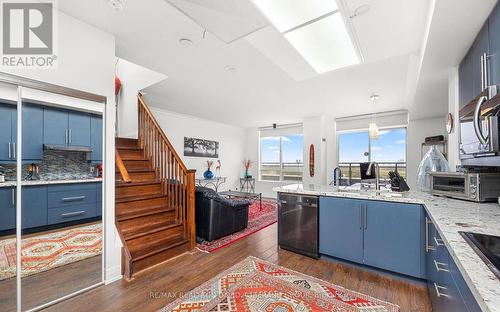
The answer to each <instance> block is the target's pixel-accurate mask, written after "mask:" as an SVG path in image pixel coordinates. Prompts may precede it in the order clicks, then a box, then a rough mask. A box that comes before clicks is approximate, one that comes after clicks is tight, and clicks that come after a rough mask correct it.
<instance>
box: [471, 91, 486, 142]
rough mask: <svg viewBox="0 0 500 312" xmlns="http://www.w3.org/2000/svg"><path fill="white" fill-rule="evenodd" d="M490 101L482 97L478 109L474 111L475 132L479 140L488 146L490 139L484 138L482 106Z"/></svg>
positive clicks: (477, 105) (478, 102)
mask: <svg viewBox="0 0 500 312" xmlns="http://www.w3.org/2000/svg"><path fill="white" fill-rule="evenodd" d="M487 100H488V97H486V96H481V97H480V98H479V100H478V101H477V104H476V108H475V109H474V120H473V121H474V123H473V124H474V132H475V133H476V136H477V138H478V139H479V142H481V144H483V145H486V144H488V139H489V138H488V137H484V135H483V130H482V127H481V126H482V125H481V106H482V105H483V104H484V102H486V101H487Z"/></svg>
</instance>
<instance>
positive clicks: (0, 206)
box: [0, 187, 16, 231]
mask: <svg viewBox="0 0 500 312" xmlns="http://www.w3.org/2000/svg"><path fill="white" fill-rule="evenodd" d="M14 228H16V205H15V191H14V188H12V187H1V188H0V231H4V230H11V229H14Z"/></svg>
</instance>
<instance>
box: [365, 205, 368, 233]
mask: <svg viewBox="0 0 500 312" xmlns="http://www.w3.org/2000/svg"><path fill="white" fill-rule="evenodd" d="M364 208H365V209H364V210H365V222H364V223H365V230H368V205H364Z"/></svg>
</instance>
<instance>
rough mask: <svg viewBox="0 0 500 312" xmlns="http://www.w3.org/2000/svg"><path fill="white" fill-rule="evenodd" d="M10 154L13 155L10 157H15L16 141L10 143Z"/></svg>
mask: <svg viewBox="0 0 500 312" xmlns="http://www.w3.org/2000/svg"><path fill="white" fill-rule="evenodd" d="M12 155H13V156H14V157H12V158H14V159H16V142H13V143H12Z"/></svg>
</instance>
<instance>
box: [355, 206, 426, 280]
mask: <svg viewBox="0 0 500 312" xmlns="http://www.w3.org/2000/svg"><path fill="white" fill-rule="evenodd" d="M365 207H366V211H365V213H366V216H365V222H364V263H365V264H367V265H370V266H374V267H377V268H382V269H386V270H389V271H392V272H398V273H402V274H406V275H410V276H414V277H418V278H425V262H424V261H425V260H424V257H425V255H424V252H423V251H424V249H423V246H424V233H423V229H424V213H423V207H422V206H420V205H411V204H401V203H391V202H382V201H365Z"/></svg>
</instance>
